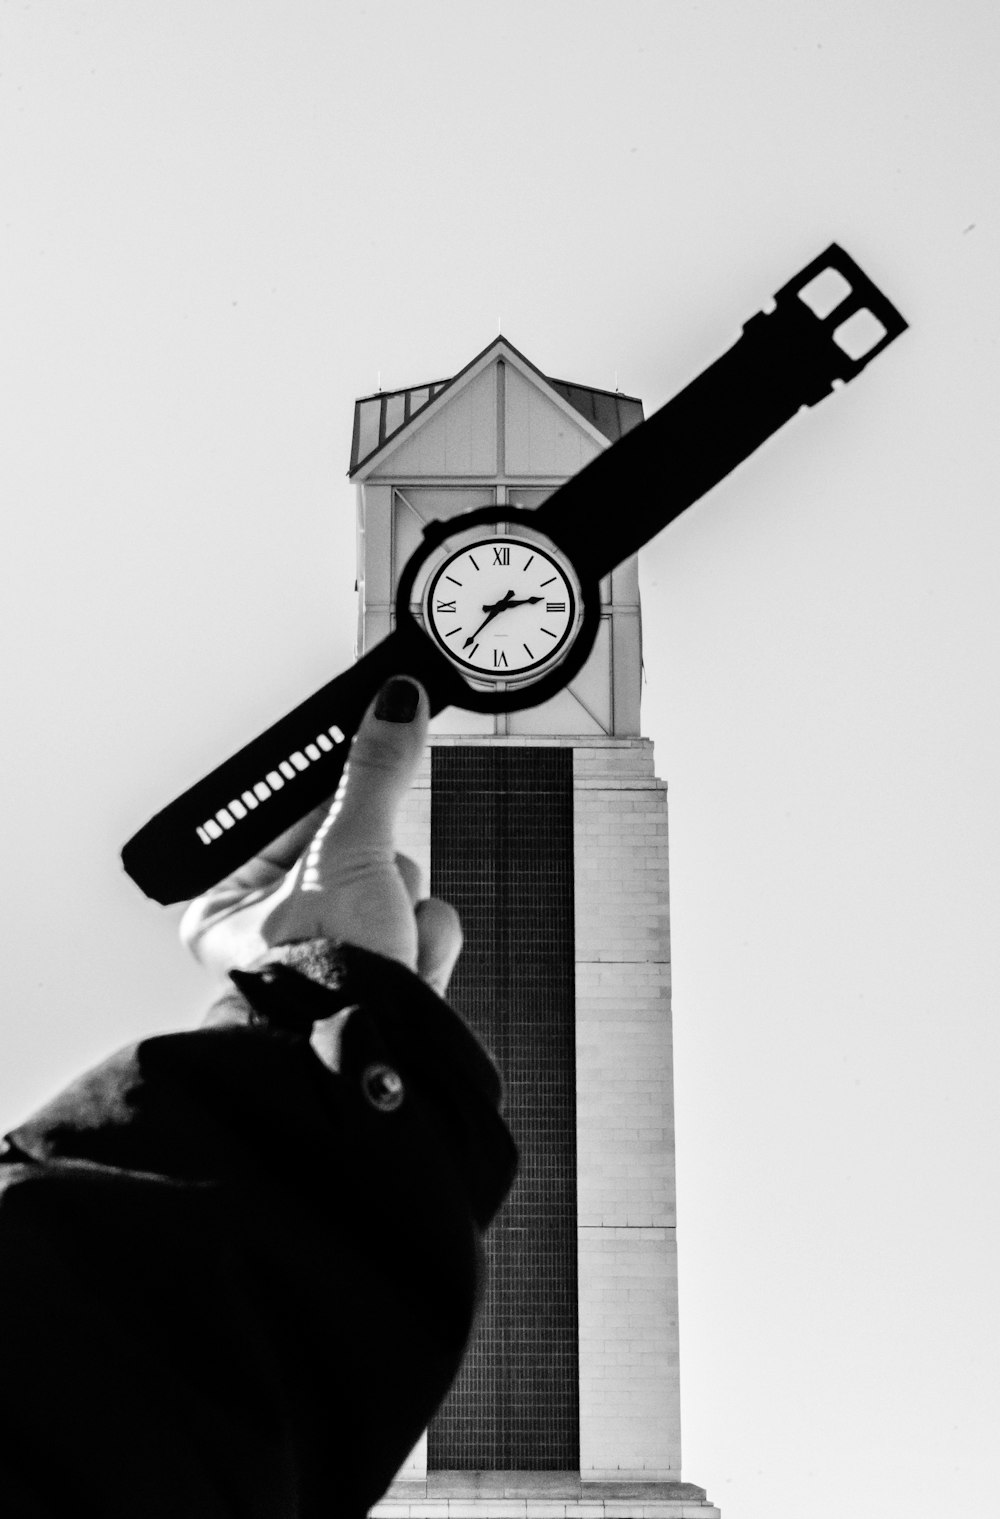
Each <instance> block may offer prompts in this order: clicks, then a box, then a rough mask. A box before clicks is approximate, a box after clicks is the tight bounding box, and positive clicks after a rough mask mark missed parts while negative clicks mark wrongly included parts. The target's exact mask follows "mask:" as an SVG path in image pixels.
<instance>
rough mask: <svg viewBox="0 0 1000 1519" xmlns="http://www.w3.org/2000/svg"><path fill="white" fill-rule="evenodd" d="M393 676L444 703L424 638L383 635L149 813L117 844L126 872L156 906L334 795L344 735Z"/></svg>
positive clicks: (444, 671)
mask: <svg viewBox="0 0 1000 1519" xmlns="http://www.w3.org/2000/svg"><path fill="white" fill-rule="evenodd" d="M393 675H413V676H415V677H416V679H417V680H419V681H420V682H421V684H422V685H423V686H424V689H425V690H426V691H427V694H428V697H429V699H430V704H431V711H432V712H439V711H441V709H442V708H443V707H445V706H447V705H448V703H449V701H450V700H451V697H452V692H451V688H450V684H449V681H448V667H447V664H446V662H445V660H444V659H443V658H442V657H441V656H440V655H438V654H437V652H436V651H435V650H434V648H433V646H432V644H431V642H430V639H428V638H427V637H426V636H425V635H424V634H423V633H421V632H420V631H419V629H416V628H414V629H412V630H409V631H403V630H400V631H398V632H395V633H391V634H390V635H389V637H388V638H384V639H383V640H382V642H381V643H377V644H376V645H375V647H374V648H373V649H371V650H370V651H369V652H368V653H367V654H366V655H365V656H364V657H363V658H362V659H359V660H358V661H357V663H356V664H353V665H352V666H351V667H350V669H348V670H345V671H344V672H343V674H342V675H338V676H336V677H335V678H334V679H333V680H331V681H328V682H327V684H326V685H325V686H321V687H320V689H319V690H318V691H315V692H314V693H313V695H312V696H310V697H308V698H307V699H306V700H305V701H304V702H302V703H301V704H300V705H299V706H298V707H295V708H294V709H293V710H292V711H291V712H288V713H286V715H285V716H284V717H282V718H280V719H279V720H278V722H276V723H274V724H273V725H272V726H271V727H270V728H268V729H267V731H266V732H264V733H261V734H259V735H258V737H257V738H255V739H254V740H253V742H252V743H249V744H246V745H245V746H244V747H243V748H242V749H240V750H238V751H237V753H236V754H234V755H232V756H231V757H230V758H229V759H227V760H225V761H224V762H223V763H222V764H221V765H219V766H217V768H216V769H215V770H213V771H212V772H211V774H210V775H206V776H205V777H204V778H203V779H202V780H200V781H198V782H197V783H196V784H195V785H194V786H191V787H189V789H188V790H187V791H185V792H184V793H183V794H182V795H181V796H179V797H177V798H176V799H175V800H174V801H173V802H171V803H170V804H169V806H167V807H164V809H163V811H162V812H158V813H157V814H156V815H155V817H152V818H150V820H149V822H148V823H146V824H144V826H143V827H142V828H140V829H139V832H138V833H136V834H133V836H132V838H130V839H129V841H128V843H127V844H126V845H125V847H124V848H123V850H122V853H121V857H122V864H123V865H124V867H125V871H126V873H127V874H128V875H130V876H131V877H132V880H133V881H135V883H136V885H137V886H139V887H140V888H141V889H142V891H144V892H145V893H146V895H147V896H148V897H152V898H153V899H154V900H155V901H157V902H163V903H170V902H185V901H187V900H188V899H189V898H190V897H196V896H198V895H199V893H201V892H203V891H207V890H208V888H209V887H210V886H213V885H215V883H216V882H217V881H221V880H223V879H224V878H225V877H226V876H228V875H232V873H233V872H234V871H235V870H238V869H239V867H240V866H241V865H244V864H246V862H247V860H249V859H251V858H252V857H253V856H254V855H256V854H260V853H262V851H263V850H264V849H266V848H267V846H268V844H270V843H271V841H272V840H273V839H276V838H277V837H278V835H279V834H281V833H284V832H285V830H286V829H287V828H291V827H292V826H293V825H294V824H295V823H297V822H298V821H299V819H300V818H303V817H305V816H306V814H307V813H308V812H311V811H312V810H313V808H314V807H318V806H320V804H321V803H322V802H324V801H326V800H327V799H328V798H329V797H332V796H333V793H334V792H335V791H336V789H337V785H338V783H339V781H340V777H341V774H342V773H343V769H344V765H345V763H346V761H347V753H348V750H349V749H350V745H351V739H352V737H353V736H354V734H355V733H356V732H357V729H358V726H359V724H360V722H361V719H362V717H363V716H364V714H365V712H366V710H367V708H368V706H369V704H370V703H371V702H372V701H373V699H374V697H375V695H376V693H377V692H378V690H379V689H380V688H381V687H382V686H383V685H384V684H385V682H386V681H387V680H389V679H390V678H391V677H392V676H393Z"/></svg>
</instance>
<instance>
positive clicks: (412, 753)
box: [180, 679, 462, 996]
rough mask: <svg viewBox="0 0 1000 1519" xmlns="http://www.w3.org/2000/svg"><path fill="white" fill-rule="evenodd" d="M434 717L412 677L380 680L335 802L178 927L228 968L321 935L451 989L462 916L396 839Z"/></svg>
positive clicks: (193, 908)
mask: <svg viewBox="0 0 1000 1519" xmlns="http://www.w3.org/2000/svg"><path fill="white" fill-rule="evenodd" d="M414 702H415V703H416V705H415V706H414ZM429 719H430V709H429V705H428V701H427V695H426V692H424V691H423V689H422V688H421V687H420V686H419V685H418V684H417V683H416V682H415V681H412V680H409V679H395V680H391V681H389V682H388V683H387V685H386V686H384V687H383V689H382V690H381V691H380V692H379V695H378V697H377V698H376V700H375V702H373V703H372V705H371V706H370V707H369V709H368V711H367V712H366V714H365V716H364V718H363V720H362V723H361V726H360V728H359V729H358V732H357V734H356V736H355V738H354V742H353V744H352V745H351V752H350V756H349V758H348V762H347V765H346V767H345V769H344V773H343V776H342V778H341V783H340V786H339V788H338V790H337V794H336V796H335V798H334V800H333V803H332V805H329V804H324V806H322V807H320V808H317V810H316V811H315V812H313V813H311V814H310V815H309V816H308V817H307V818H303V819H302V821H301V822H299V823H297V824H296V825H295V827H293V828H290V829H289V830H288V831H287V833H284V834H282V835H281V837H280V838H278V839H276V840H275V841H274V843H273V844H271V845H270V846H269V847H268V849H267V851H266V853H265V854H263V855H258V856H257V857H256V858H255V859H253V860H251V861H249V862H248V863H247V864H246V865H245V866H243V867H242V869H240V870H238V871H236V872H235V874H234V875H231V876H229V877H228V878H227V879H226V880H225V881H222V882H220V883H219V885H218V886H215V887H213V888H212V890H211V891H208V892H206V893H205V895H204V896H201V897H197V898H196V899H195V900H194V901H193V902H191V903H190V904H189V905H188V907H187V908H186V910H185V912H184V916H183V917H182V919H181V923H180V935H181V941H182V942H183V943H184V944H185V945H186V946H187V947H188V948H189V949H190V950H191V952H192V954H194V956H195V958H196V959H197V960H199V961H200V962H201V963H202V964H203V965H204V966H206V967H207V968H208V969H210V970H212V971H214V972H216V973H217V974H218V975H219V976H220V977H223V976H226V975H227V974H228V972H229V971H230V970H245V969H248V968H249V967H250V966H251V965H252V964H253V963H254V962H255V961H257V960H259V959H260V957H261V956H262V955H263V954H264V953H265V952H266V951H267V950H268V949H271V948H274V946H276V945H278V944H287V943H291V942H293V941H294V940H298V939H316V938H325V939H332V940H334V941H336V942H338V943H350V944H357V945H360V946H361V948H363V949H370V950H374V951H376V952H377V953H378V954H380V955H385V956H387V957H388V958H389V959H393V960H398V961H400V962H401V963H402V964H403V965H406V966H407V967H408V968H409V969H410V970H413V971H416V972H417V974H418V975H419V976H421V977H422V978H423V980H424V981H426V982H427V983H428V985H430V986H431V987H433V989H434V990H435V991H436V992H437V993H438V994H439V995H442V996H443V995H444V993H445V991H446V989H447V986H448V982H449V980H450V978H451V973H452V971H453V970H454V967H455V962H456V961H457V959H458V956H459V954H460V952H461V948H462V930H461V925H460V923H459V919H458V914H457V913H456V912H455V910H454V908H453V907H451V906H450V905H449V904H448V903H446V902H442V901H440V900H438V899H437V898H435V897H426V898H425V897H424V896H423V893H422V881H421V872H420V869H419V867H418V866H417V865H416V863H415V862H414V861H413V860H411V859H409V858H408V857H407V856H405V855H401V854H397V853H396V850H395V844H394V835H395V825H396V816H397V813H398V810H399V808H400V806H401V804H402V801H403V798H404V797H405V795H406V793H407V791H408V790H409V787H410V785H411V783H412V781H413V778H414V775H415V773H416V770H417V766H418V764H419V762H420V758H421V756H422V754H423V750H424V745H425V743H426V739H427V725H428V722H429Z"/></svg>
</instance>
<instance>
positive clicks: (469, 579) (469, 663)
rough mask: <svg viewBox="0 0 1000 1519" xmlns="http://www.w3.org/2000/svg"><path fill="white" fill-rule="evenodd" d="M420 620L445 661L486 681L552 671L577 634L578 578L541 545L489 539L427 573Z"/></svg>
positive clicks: (468, 546)
mask: <svg viewBox="0 0 1000 1519" xmlns="http://www.w3.org/2000/svg"><path fill="white" fill-rule="evenodd" d="M423 610H424V619H425V622H426V625H427V628H428V631H429V632H430V633H431V634H432V635H433V636H434V638H435V639H436V640H437V642H438V643H439V644H440V646H441V648H442V649H443V650H444V651H445V653H446V654H447V655H448V656H449V658H450V659H452V660H454V662H455V663H456V664H457V665H459V666H460V667H461V668H462V669H463V670H465V671H466V672H467V673H468V674H469V675H470V676H476V677H478V678H480V679H486V680H489V681H496V680H511V679H513V680H525V679H531V678H532V677H533V676H534V675H535V674H536V673H541V672H543V671H545V670H548V669H550V668H551V666H552V665H553V663H554V662H558V660H559V658H560V657H561V656H563V655H564V654H565V653H566V652H567V651H568V649H569V647H570V645H571V644H572V642H573V639H574V638H575V635H576V633H577V631H578V629H579V615H578V610H579V601H578V597H577V592H576V588H575V576H573V574H572V571H571V570H570V569H569V566H568V564H567V563H566V561H565V560H564V559H562V558H561V557H558V556H557V555H556V554H555V553H553V552H551V551H550V550H548V549H544V548H542V547H541V546H540V545H539V544H538V543H532V542H529V541H527V540H524V539H520V538H512V537H509V536H506V535H504V536H502V537H501V536H496V535H490V536H487V537H482V538H476V539H475V540H473V541H472V542H471V543H467V544H466V545H465V546H464V547H462V548H459V549H455V550H453V551H452V552H451V553H450V554H449V555H448V556H447V558H445V559H443V560H442V561H441V563H440V564H439V565H438V566H437V568H436V569H435V570H434V571H433V573H432V574H431V575H430V577H429V579H428V582H427V589H426V591H425V593H424V606H423Z"/></svg>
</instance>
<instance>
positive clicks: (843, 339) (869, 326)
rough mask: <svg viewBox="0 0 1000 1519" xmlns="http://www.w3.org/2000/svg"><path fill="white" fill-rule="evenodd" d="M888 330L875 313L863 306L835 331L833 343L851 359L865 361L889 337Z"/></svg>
mask: <svg viewBox="0 0 1000 1519" xmlns="http://www.w3.org/2000/svg"><path fill="white" fill-rule="evenodd" d="M888 330H889V329H888V328H887V327H886V326H885V323H884V322H880V321H879V319H878V317H877V316H876V315H875V313H874V312H873V311H869V310H868V308H867V306H863V307H862V308H861V310H860V311H855V312H854V314H853V315H852V316H849V317H848V318H847V320H846V322H841V324H840V326H839V327H837V328H835V329H834V333H833V341H834V342H835V343H836V345H837V347H838V348H840V349H842V350H843V351H844V353H846V354H847V357H848V358H849V359H855V360H857V359H863V358H864V357H865V356H866V355H867V354H870V353H871V352H872V350H873V349H874V348H876V347H877V346H878V344H879V343H881V341H882V339H883V338H885V337H887V336H888Z"/></svg>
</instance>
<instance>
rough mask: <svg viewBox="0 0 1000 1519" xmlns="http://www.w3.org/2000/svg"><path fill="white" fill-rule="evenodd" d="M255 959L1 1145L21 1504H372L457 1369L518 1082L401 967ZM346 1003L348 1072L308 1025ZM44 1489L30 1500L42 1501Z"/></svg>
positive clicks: (267, 1509)
mask: <svg viewBox="0 0 1000 1519" xmlns="http://www.w3.org/2000/svg"><path fill="white" fill-rule="evenodd" d="M342 953H343V956H344V974H343V980H342V985H341V987H340V989H339V990H338V991H337V992H334V993H330V992H327V991H325V990H324V989H322V988H320V987H318V986H316V985H314V984H313V983H312V982H309V981H306V980H305V979H304V978H303V977H301V976H299V975H298V974H297V973H296V972H295V971H293V970H290V969H288V968H287V967H277V968H275V969H274V970H273V971H271V972H268V973H267V974H266V975H260V976H257V977H252V976H243V977H240V978H239V979H240V987H241V990H242V991H243V993H244V995H245V996H246V997H247V998H248V999H249V1003H250V1005H251V1007H252V1008H253V1010H254V1011H253V1013H252V1015H251V1016H252V1021H251V1022H250V1023H248V1024H247V1025H246V1026H242V1027H240V1026H235V1027H225V1028H215V1029H202V1030H198V1031H197V1032H194V1033H183V1034H173V1035H167V1036H163V1037H161V1038H154V1039H149V1040H146V1041H144V1042H143V1043H141V1044H138V1045H136V1046H133V1047H130V1048H128V1049H126V1050H124V1051H122V1052H121V1053H120V1054H118V1055H116V1056H114V1057H113V1058H112V1059H111V1060H109V1061H107V1062H106V1063H105V1064H104V1065H102V1066H100V1067H98V1068H97V1069H96V1070H94V1071H92V1072H91V1073H89V1074H88V1075H87V1076H85V1077H83V1078H82V1079H81V1080H80V1081H78V1082H77V1083H76V1084H75V1085H74V1086H72V1087H71V1088H70V1089H69V1090H68V1091H66V1092H65V1093H64V1094H63V1095H62V1096H60V1097H59V1098H57V1099H56V1100H55V1101H54V1102H53V1103H51V1104H50V1105H49V1106H48V1107H47V1108H45V1109H44V1110H43V1111H42V1112H41V1113H39V1114H38V1115H36V1117H35V1118H33V1119H32V1120H30V1121H29V1122H28V1123H26V1124H24V1125H23V1126H22V1127H21V1128H19V1129H18V1130H16V1131H15V1132H14V1133H13V1134H11V1135H10V1136H9V1137H8V1139H7V1141H6V1142H5V1147H4V1151H3V1154H2V1156H0V1307H2V1320H0V1323H2V1328H0V1358H2V1375H0V1485H2V1488H3V1491H4V1492H5V1493H17V1494H18V1503H17V1505H16V1512H17V1513H18V1514H19V1515H23V1516H24V1519H36V1516H37V1519H62V1516H64V1515H73V1516H78V1515H84V1514H89V1513H91V1512H93V1513H94V1514H100V1515H101V1519H136V1516H138V1515H141V1516H142V1519H180V1516H183V1519H222V1516H226V1519H312V1516H317V1519H318V1516H319V1515H323V1516H324V1519H328V1516H330V1515H332V1514H335V1515H338V1516H344V1519H361V1516H363V1515H364V1514H365V1513H366V1512H367V1510H368V1508H369V1507H370V1506H371V1505H372V1504H373V1503H375V1502H376V1501H377V1500H378V1498H379V1497H381V1495H382V1493H383V1492H384V1491H385V1489H386V1487H387V1486H388V1484H389V1482H390V1481H391V1480H392V1478H393V1476H394V1475H395V1473H396V1471H397V1470H398V1468H399V1466H400V1464H401V1463H402V1461H403V1460H404V1459H405V1457H406V1455H407V1454H408V1452H409V1450H410V1449H411V1448H412V1446H413V1444H414V1443H415V1441H416V1439H417V1438H418V1436H419V1435H420V1433H421V1431H422V1429H423V1428H424V1427H425V1426H426V1424H427V1423H428V1421H429V1419H430V1418H431V1416H432V1414H433V1413H434V1410H435V1409H436V1408H437V1406H438V1404H439V1403H440V1401H441V1400H442V1398H443V1397H444V1395H445V1393H446V1392H447V1390H448V1388H449V1387H450V1385H451V1383H452V1381H453V1379H454V1376H455V1374H456V1372H457V1370H458V1367H459V1365H460V1363H461V1358H462V1355H463V1352H464V1349H465V1345H466V1343H467V1341H468V1337H469V1334H470V1331H471V1328H472V1325H473V1322H474V1319H475V1313H476V1308H477V1304H478V1301H479V1299H480V1296H481V1291H482V1274H483V1252H482V1244H481V1236H482V1233H483V1231H484V1230H485V1229H486V1227H487V1226H488V1224H489V1222H490V1220H491V1219H492V1217H493V1215H494V1214H495V1212H496V1209H497V1208H498V1207H499V1206H500V1203H501V1202H502V1200H503V1198H504V1196H505V1195H506V1193H507V1190H508V1189H509V1187H510V1184H511V1181H512V1179H513V1175H514V1170H515V1167H516V1152H515V1150H514V1146H513V1143H512V1141H511V1139H510V1136H509V1134H508V1132H507V1129H506V1127H505V1126H504V1124H503V1121H502V1119H501V1118H500V1116H499V1105H500V1097H501V1089H500V1082H499V1078H498V1076H497V1073H496V1071H495V1069H494V1067H493V1066H492V1063H491V1062H490V1060H489V1059H488V1057H487V1056H486V1054H485V1053H484V1051H483V1050H482V1049H481V1047H480V1046H479V1045H478V1044H477V1042H476V1041H475V1039H474V1038H473V1037H472V1035H471V1034H470V1033H469V1032H468V1030H467V1029H466V1028H465V1026H464V1025H463V1024H462V1023H461V1020H460V1019H458V1018H457V1016H456V1015H455V1014H454V1013H453V1012H452V1011H451V1009H449V1008H448V1006H447V1005H446V1004H445V1003H444V1002H442V1001H441V1000H440V999H439V998H437V997H436V996H435V995H434V993H433V992H431V991H430V990H429V989H428V988H427V987H426V986H424V985H423V983H422V982H420V981H418V979H417V978H416V977H415V976H412V975H411V974H410V973H409V972H408V971H406V970H405V969H404V968H402V967H400V966H398V965H396V964H394V963H392V962H390V961H387V960H384V959H382V958H381V957H380V956H377V955H372V954H369V953H366V952H364V951H361V950H356V949H351V948H350V947H345V948H344V950H343V951H342ZM344 1006H351V1007H352V1008H353V1010H352V1011H351V1013H350V1015H349V1017H348V1020H347V1024H346V1028H345V1030H344V1035H343V1042H342V1060H341V1069H340V1072H339V1073H338V1074H334V1073H332V1072H330V1071H328V1070H327V1069H326V1068H325V1066H323V1065H322V1063H321V1062H320V1061H319V1060H318V1059H317V1057H316V1056H315V1055H314V1053H313V1051H312V1049H311V1047H310V1045H309V1043H308V1031H309V1029H310V1028H311V1025H312V1021H313V1020H314V1019H317V1018H323V1017H327V1016H329V1015H330V1013H331V1012H334V1011H337V1009H338V1008H342V1007H344ZM22 1494H23V1497H22V1496H21V1495H22Z"/></svg>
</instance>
